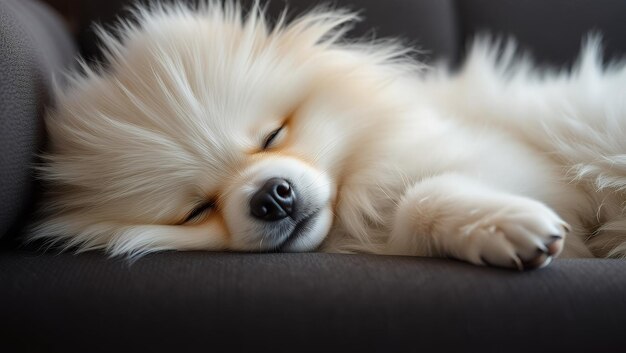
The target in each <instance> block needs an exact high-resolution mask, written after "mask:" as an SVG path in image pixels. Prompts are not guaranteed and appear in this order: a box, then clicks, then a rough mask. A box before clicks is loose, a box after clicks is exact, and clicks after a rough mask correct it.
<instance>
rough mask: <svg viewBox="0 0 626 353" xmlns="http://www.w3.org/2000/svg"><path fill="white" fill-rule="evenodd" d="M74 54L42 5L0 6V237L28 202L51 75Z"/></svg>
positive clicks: (12, 0) (15, 2)
mask: <svg viewBox="0 0 626 353" xmlns="http://www.w3.org/2000/svg"><path fill="white" fill-rule="evenodd" d="M74 52H75V51H74V49H73V44H72V43H71V41H70V38H69V36H68V35H67V33H66V31H65V29H64V28H63V25H62V24H61V22H60V20H59V19H58V18H57V17H56V16H55V15H54V13H53V12H52V11H51V10H50V9H48V8H47V6H44V5H42V4H40V3H38V2H34V1H28V0H3V1H0V237H2V236H3V235H4V234H5V233H6V232H7V229H9V228H10V227H11V226H13V225H14V223H15V222H16V220H17V219H18V218H19V217H20V215H22V214H23V213H24V212H25V209H26V208H28V206H29V205H30V203H31V201H32V184H33V182H32V181H33V179H32V164H33V162H34V154H35V152H36V151H37V148H38V147H39V146H41V142H42V139H41V137H42V130H41V116H42V113H43V109H44V105H45V104H48V103H50V101H51V99H50V86H51V83H52V76H53V75H54V74H57V73H59V71H60V70H61V69H62V68H64V67H67V65H68V64H69V63H70V62H71V61H72V57H73V55H74Z"/></svg>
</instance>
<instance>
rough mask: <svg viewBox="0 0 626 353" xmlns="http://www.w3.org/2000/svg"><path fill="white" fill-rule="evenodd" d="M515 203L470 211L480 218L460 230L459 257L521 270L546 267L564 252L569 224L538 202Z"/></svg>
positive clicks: (480, 263) (476, 262)
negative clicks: (497, 207) (494, 209)
mask: <svg viewBox="0 0 626 353" xmlns="http://www.w3.org/2000/svg"><path fill="white" fill-rule="evenodd" d="M516 201H517V202H514V203H511V204H509V205H507V206H504V207H503V208H501V209H500V210H497V211H490V212H487V213H483V214H481V213H482V212H481V211H480V209H475V210H473V211H470V213H474V214H475V215H478V216H479V217H478V219H477V220H475V221H473V222H471V223H468V224H466V225H463V226H461V227H460V228H459V231H460V233H461V234H460V236H461V239H463V241H462V243H463V244H462V245H461V247H460V248H459V249H457V251H459V252H460V254H458V255H460V257H462V258H464V259H465V260H467V261H470V262H472V263H475V264H479V265H492V266H498V267H510V268H516V269H519V270H524V269H532V268H539V267H544V266H547V265H548V264H549V263H550V262H551V261H552V258H553V257H555V256H557V255H558V254H559V253H560V252H561V251H562V250H563V245H564V242H565V236H566V235H567V233H568V232H569V229H570V228H569V225H568V224H567V223H565V222H564V221H563V220H562V219H561V218H560V217H559V216H558V215H557V214H556V213H555V212H554V211H552V210H551V209H549V208H548V207H546V206H544V205H543V204H541V203H539V202H535V201H531V200H524V201H522V202H520V200H516ZM470 218H473V217H470Z"/></svg>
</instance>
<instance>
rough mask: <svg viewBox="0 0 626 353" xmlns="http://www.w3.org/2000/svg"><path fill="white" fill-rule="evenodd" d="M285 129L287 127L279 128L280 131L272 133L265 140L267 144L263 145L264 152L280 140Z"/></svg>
mask: <svg viewBox="0 0 626 353" xmlns="http://www.w3.org/2000/svg"><path fill="white" fill-rule="evenodd" d="M284 127H285V126H284V125H283V126H281V127H279V128H278V129H276V130H274V131H272V132H270V134H269V135H267V137H266V138H265V142H264V143H263V150H266V149H268V148H270V147H272V144H273V143H274V142H276V141H277V140H278V137H279V136H280V135H281V132H282V131H283V128H284Z"/></svg>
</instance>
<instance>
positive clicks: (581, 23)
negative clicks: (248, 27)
mask: <svg viewBox="0 0 626 353" xmlns="http://www.w3.org/2000/svg"><path fill="white" fill-rule="evenodd" d="M183 1H185V0H183ZM44 2H46V3H48V4H49V5H51V6H52V7H54V8H55V9H56V10H57V11H58V12H59V13H61V14H62V16H63V17H64V18H65V20H66V23H67V24H68V26H69V28H70V30H71V32H72V33H73V34H74V36H75V37H76V39H77V43H78V45H79V49H80V52H81V53H82V54H83V55H84V56H85V57H87V58H90V57H93V56H94V55H97V41H96V38H95V35H94V32H93V27H92V23H93V22H97V23H101V24H110V23H114V21H115V18H116V17H117V16H124V15H128V13H127V12H126V11H125V10H124V9H125V8H127V7H128V6H129V5H131V4H133V3H134V1H130V0H100V1H98V0H90V1H84V0H44ZM143 2H146V0H144V1H143ZM148 2H149V1H148ZM263 2H264V1H262V3H263ZM241 3H242V4H244V5H249V4H250V3H252V1H250V0H243V1H241ZM329 3H330V4H332V5H333V6H339V7H345V8H349V9H352V10H356V11H359V12H360V13H361V14H362V16H363V18H364V21H362V22H361V23H359V24H358V25H357V26H356V27H355V28H354V30H353V31H352V32H351V35H352V36H354V37H360V36H372V35H375V36H376V37H399V38H402V39H404V40H406V41H407V42H408V43H409V44H412V45H414V46H417V47H419V48H421V49H422V50H423V51H424V55H423V56H422V57H420V59H421V60H425V61H433V60H437V59H445V60H447V61H448V62H449V63H451V64H458V63H459V62H460V60H461V59H462V56H463V53H464V51H465V47H466V43H467V41H468V39H469V38H471V37H473V36H474V35H475V34H476V33H484V32H489V33H494V34H502V35H507V36H513V37H515V38H516V39H517V40H518V41H519V43H520V44H521V46H522V47H523V48H525V49H527V50H529V51H530V52H531V53H533V55H534V56H535V58H536V59H537V60H538V61H539V62H540V63H542V64H551V65H557V66H560V65H563V64H570V63H571V62H572V60H573V58H574V57H575V56H576V53H577V51H578V49H579V47H580V42H581V38H583V36H584V35H586V34H587V33H589V32H591V31H595V32H600V33H602V34H603V35H604V38H605V45H606V49H607V54H608V56H609V57H615V56H620V55H621V54H622V53H624V52H626V37H625V36H624V33H626V1H623V0H549V1H546V0H384V1H383V0H334V1H321V0H272V1H270V2H269V12H270V14H272V15H276V14H277V13H279V12H280V11H281V10H282V9H283V8H285V6H288V7H289V9H290V13H292V14H297V13H300V12H302V11H305V10H307V9H310V8H312V7H314V6H316V5H319V4H329Z"/></svg>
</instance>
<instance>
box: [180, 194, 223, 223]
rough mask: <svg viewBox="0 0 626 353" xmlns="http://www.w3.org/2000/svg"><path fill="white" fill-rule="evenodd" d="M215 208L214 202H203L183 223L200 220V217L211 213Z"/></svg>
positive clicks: (212, 200)
mask: <svg viewBox="0 0 626 353" xmlns="http://www.w3.org/2000/svg"><path fill="white" fill-rule="evenodd" d="M214 208H215V200H214V199H211V200H208V201H205V202H203V203H201V204H199V205H198V206H196V207H195V208H194V209H193V210H192V211H191V212H189V214H187V216H186V217H185V220H184V221H183V223H189V222H192V221H195V220H198V219H200V218H201V217H202V216H205V215H206V214H207V213H208V212H211V211H212V210H213V209H214Z"/></svg>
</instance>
